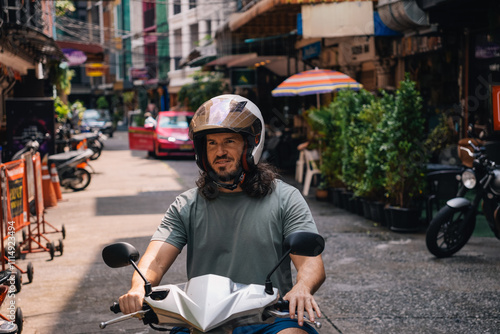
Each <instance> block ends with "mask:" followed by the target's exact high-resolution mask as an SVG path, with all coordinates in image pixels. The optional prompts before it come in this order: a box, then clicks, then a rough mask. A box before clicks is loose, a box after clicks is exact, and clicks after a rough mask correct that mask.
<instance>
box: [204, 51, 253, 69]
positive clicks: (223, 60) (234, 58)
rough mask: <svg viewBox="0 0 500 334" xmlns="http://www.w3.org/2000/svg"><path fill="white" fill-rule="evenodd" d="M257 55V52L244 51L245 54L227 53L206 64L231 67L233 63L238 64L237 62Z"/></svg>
mask: <svg viewBox="0 0 500 334" xmlns="http://www.w3.org/2000/svg"><path fill="white" fill-rule="evenodd" d="M255 57H257V53H255V52H254V53H245V54H239V55H227V56H222V57H220V58H217V59H215V60H212V61H211V62H209V63H207V64H206V65H207V66H223V65H226V66H227V67H233V66H234V64H238V63H239V62H243V61H246V60H248V59H252V58H255Z"/></svg>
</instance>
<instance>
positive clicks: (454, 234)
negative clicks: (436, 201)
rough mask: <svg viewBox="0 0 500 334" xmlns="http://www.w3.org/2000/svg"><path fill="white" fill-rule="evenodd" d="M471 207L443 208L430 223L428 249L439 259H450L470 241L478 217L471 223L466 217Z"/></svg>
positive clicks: (427, 240) (427, 234) (426, 237)
mask: <svg viewBox="0 0 500 334" xmlns="http://www.w3.org/2000/svg"><path fill="white" fill-rule="evenodd" d="M469 210H473V209H472V208H470V207H466V208H460V209H455V208H451V207H449V206H445V207H443V208H442V209H441V210H439V212H438V213H437V215H436V217H435V218H434V219H433V220H432V221H431V222H430V224H429V227H428V228H427V233H426V236H425V243H426V245H427V249H428V250H429V252H431V253H432V254H433V255H435V256H436V257H438V258H443V257H449V256H452V255H453V254H455V253H456V252H458V251H459V250H460V249H462V247H463V246H465V244H466V243H467V241H469V239H470V237H471V235H472V232H474V228H475V226H476V215H475V214H474V215H471V218H470V219H469V221H465V217H466V216H467V213H468V211H469Z"/></svg>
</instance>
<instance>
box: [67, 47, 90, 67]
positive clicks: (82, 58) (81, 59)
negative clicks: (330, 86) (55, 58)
mask: <svg viewBox="0 0 500 334" xmlns="http://www.w3.org/2000/svg"><path fill="white" fill-rule="evenodd" d="M62 52H63V53H64V56H65V57H66V59H67V60H68V65H69V66H77V65H81V64H83V63H85V62H86V61H87V56H86V55H85V53H84V52H83V51H80V50H75V49H62Z"/></svg>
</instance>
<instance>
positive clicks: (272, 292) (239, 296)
mask: <svg viewBox="0 0 500 334" xmlns="http://www.w3.org/2000/svg"><path fill="white" fill-rule="evenodd" d="M284 245H285V249H286V250H287V251H286V252H285V255H284V256H283V257H282V258H281V259H280V261H279V262H278V264H276V266H275V267H274V268H273V269H272V270H271V271H270V273H269V274H268V275H267V277H266V280H265V285H259V284H250V285H246V284H238V283H234V282H233V281H231V279H229V278H227V277H223V276H218V275H212V274H208V275H203V276H198V277H194V278H192V279H190V280H189V281H188V282H186V283H182V284H167V285H162V286H158V287H151V283H149V282H148V281H147V279H146V278H145V276H144V275H143V273H141V271H140V270H139V269H138V267H137V265H136V263H135V262H136V261H137V260H138V259H139V252H138V251H137V250H136V249H135V247H134V246H132V245H130V244H128V243H124V242H121V243H116V244H112V245H109V246H106V247H105V248H104V249H103V251H102V257H103V259H104V262H105V263H106V264H107V265H108V266H109V267H111V268H119V267H124V266H127V265H129V264H131V265H132V266H133V267H134V268H135V270H137V272H138V273H139V275H140V276H141V277H142V279H143V280H144V282H145V284H144V289H145V298H144V305H143V308H142V310H140V311H137V312H135V313H131V314H127V315H123V316H121V317H118V318H115V319H112V320H110V321H106V322H102V323H101V324H100V328H101V329H104V328H106V327H107V326H108V325H110V324H114V323H117V322H120V321H123V320H127V319H130V318H139V319H141V320H142V321H143V323H144V324H145V325H149V326H150V327H151V328H153V329H155V330H159V331H169V330H171V329H172V327H184V328H187V329H189V330H190V332H191V333H206V332H210V333H231V332H232V330H233V329H234V328H235V327H239V326H247V325H253V324H262V323H272V322H273V321H274V319H275V318H289V317H290V314H289V313H288V307H287V304H286V302H284V301H280V297H279V294H278V289H276V288H273V285H272V282H271V279H270V277H271V275H272V274H273V273H274V271H275V270H276V269H277V268H278V267H279V265H280V264H281V263H282V262H283V261H284V260H285V259H286V258H287V257H288V255H289V254H295V255H302V256H317V255H319V254H321V252H322V251H323V249H324V247H325V241H324V239H323V238H322V237H321V236H320V235H318V234H315V233H310V232H295V233H293V234H291V235H290V236H289V237H287V238H286V239H285V242H284ZM110 309H111V311H112V312H114V313H119V312H120V307H119V304H118V303H114V304H113V305H112V306H111V308H110ZM304 321H305V322H308V323H310V324H312V325H314V326H316V328H320V327H321V323H319V322H313V321H311V320H309V319H308V318H307V317H306V316H304Z"/></svg>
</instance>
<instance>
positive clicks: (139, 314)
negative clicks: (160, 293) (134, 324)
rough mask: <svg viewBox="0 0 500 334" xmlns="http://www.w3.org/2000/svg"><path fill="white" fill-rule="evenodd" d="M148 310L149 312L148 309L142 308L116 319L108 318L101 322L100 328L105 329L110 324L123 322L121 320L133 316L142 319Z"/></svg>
mask: <svg viewBox="0 0 500 334" xmlns="http://www.w3.org/2000/svg"><path fill="white" fill-rule="evenodd" d="M146 312H147V310H140V311H137V312H134V313H130V314H125V315H122V316H119V317H118V318H114V319H111V320H108V321H103V322H101V323H100V324H99V328H101V329H104V328H106V326H108V325H112V324H116V323H117V322H121V321H124V320H128V319H131V318H139V319H142V318H143V316H144V314H146Z"/></svg>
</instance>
